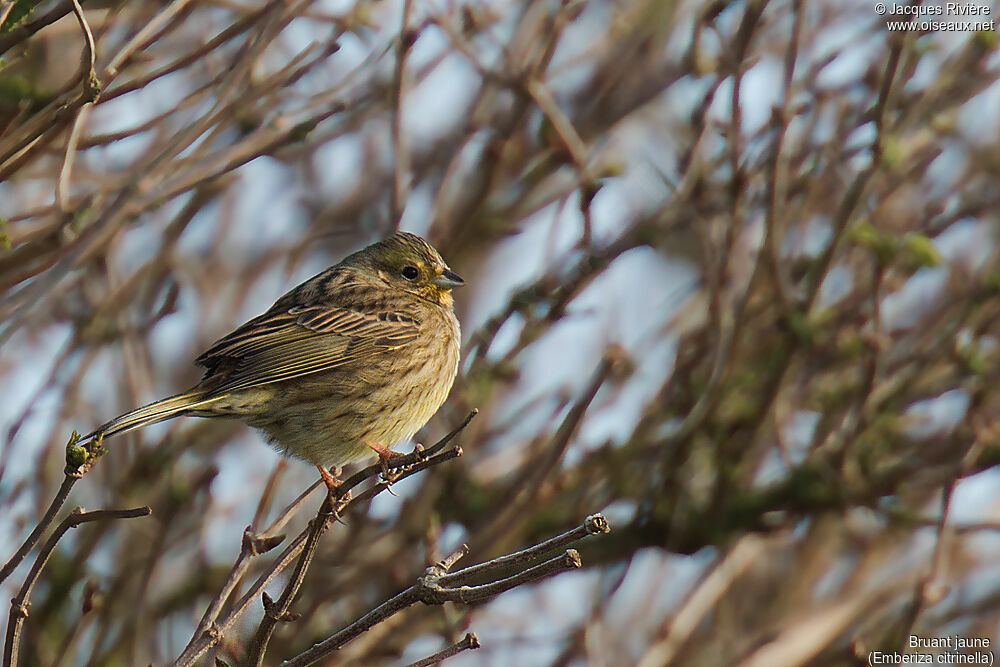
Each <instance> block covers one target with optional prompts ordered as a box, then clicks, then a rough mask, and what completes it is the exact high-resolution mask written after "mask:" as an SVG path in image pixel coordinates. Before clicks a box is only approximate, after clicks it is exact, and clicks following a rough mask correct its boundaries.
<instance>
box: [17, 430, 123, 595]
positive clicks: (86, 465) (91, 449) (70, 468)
mask: <svg viewBox="0 0 1000 667" xmlns="http://www.w3.org/2000/svg"><path fill="white" fill-rule="evenodd" d="M79 439H80V434H79V433H77V432H76V431H73V435H71V436H70V438H69V442H68V443H66V469H65V471H64V475H65V477H64V478H63V482H62V484H61V485H59V490H57V491H56V495H55V496H54V497H53V498H52V502H50V503H49V508H48V509H47V510H46V511H45V514H44V516H42V519H41V521H39V522H38V524H37V525H36V526H35V528H34V530H32V531H31V534H30V535H28V537H27V539H25V540H24V543H23V544H21V546H20V548H18V550H17V552H15V553H14V555H13V556H11V557H10V560H8V561H7V562H6V563H4V566H3V568H0V582H3V581H4V580H5V579H6V578H7V577H9V576H10V574H11V572H13V571H14V570H15V569H17V566H18V565H20V564H21V561H23V560H24V558H25V557H26V556H27V555H28V553H30V552H31V550H32V548H34V546H35V544H37V543H38V540H40V539H41V537H42V535H43V534H44V533H45V531H46V530H48V527H49V526H50V525H52V522H53V521H54V520H55V518H56V514H58V513H59V510H60V508H62V506H63V503H65V502H66V498H67V497H69V492H70V491H71V490H72V489H73V485H74V484H76V482H77V480H78V479H80V478H81V477H83V476H84V474H86V473H87V471H88V470H90V468H91V467H93V465H94V463H96V462H97V458H98V457H99V456H100V455H101V454H102V453H103V451H104V450H103V449H102V448H101V438H97V439H96V440H94V441H91V442H90V443H88V444H87V445H85V446H83V447H81V446H79V445H77V444H76V443H77V441H78V440H79Z"/></svg>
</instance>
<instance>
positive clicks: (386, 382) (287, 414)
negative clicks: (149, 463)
mask: <svg viewBox="0 0 1000 667" xmlns="http://www.w3.org/2000/svg"><path fill="white" fill-rule="evenodd" d="M463 284H464V281H463V280H462V279H461V278H460V277H459V276H458V275H456V274H455V273H453V272H452V271H451V269H450V268H448V265H447V264H445V262H444V260H443V259H441V255H440V254H438V252H437V250H435V249H434V248H433V247H432V246H431V245H430V244H429V243H427V242H426V241H425V240H423V239H422V238H420V237H419V236H415V235H413V234H408V233H405V232H398V233H396V234H393V235H392V236H390V237H389V238H387V239H385V240H382V241H379V242H378V243H374V244H372V245H370V246H368V247H367V248H364V249H362V250H359V251H358V252H356V253H354V254H353V255H349V256H348V257H346V258H344V260H343V261H341V262H340V263H339V264H336V265H335V266H332V267H330V268H329V269H327V270H326V271H323V272H322V273H320V274H319V275H317V276H314V277H312V278H310V279H309V280H307V281H306V282H304V283H302V284H301V285H299V286H298V287H296V288H294V289H292V290H291V291H290V292H288V293H287V294H285V295H284V296H283V297H281V298H280V299H278V300H277V301H276V302H275V304H274V305H273V306H271V308H270V309H269V310H268V311H267V312H266V313H264V314H263V315H260V316H259V317H255V318H253V319H252V320H250V321H249V322H247V323H246V324H244V325H243V326H241V327H239V328H238V329H236V330H235V331H233V332H232V333H231V334H229V335H228V336H226V337H224V338H222V339H220V340H219V341H217V342H216V343H215V344H214V345H212V347H210V348H209V349H208V350H207V351H206V352H205V353H204V354H202V355H201V356H200V357H198V359H197V360H196V361H195V363H196V364H198V365H199V366H203V367H204V368H205V369H206V370H205V376H204V377H203V378H202V380H201V382H199V383H198V384H197V385H195V386H194V387H193V388H191V389H190V390H188V391H185V392H184V393H181V394H177V395H176V396H170V397H168V398H164V399H162V400H159V401H156V402H155V403H150V404H149V405H146V406H144V407H141V408H138V409H136V410H133V411H131V412H127V413H125V414H123V415H121V416H120V417H116V418H114V419H112V420H111V421H109V422H107V423H105V424H102V425H101V426H99V427H98V428H97V429H96V430H95V431H94V432H93V433H91V434H89V435H87V436H85V437H84V438H83V439H82V440H81V442H86V441H89V440H91V439H94V438H98V437H100V438H108V437H111V436H113V435H117V434H119V433H127V432H128V431H132V430H134V429H137V428H141V427H143V426H147V425H149V424H155V423H157V422H161V421H164V420H166V419H171V418H173V417H177V416H180V415H193V416H196V417H228V418H232V419H238V420H241V421H243V422H245V423H247V424H249V425H250V426H253V427H255V428H258V429H260V430H261V431H263V432H264V433H265V434H266V436H267V439H268V441H269V442H270V443H271V444H272V445H273V446H274V447H275V448H276V449H278V450H279V451H281V452H282V453H283V454H286V455H289V456H296V457H298V458H300V459H304V460H306V461H308V462H310V463H312V464H314V465H315V466H317V467H318V468H319V470H320V474H321V475H322V476H323V479H324V480H325V481H326V482H327V485H328V486H330V487H331V488H334V487H335V486H336V484H337V482H336V479H335V478H334V475H331V474H330V473H329V472H328V470H327V468H328V467H333V468H339V467H340V466H342V465H344V464H347V463H352V462H355V461H360V460H363V459H365V458H370V457H372V456H374V455H377V456H378V457H379V458H380V459H381V460H382V462H383V465H385V463H386V461H388V460H389V459H390V458H392V457H393V456H394V455H395V452H393V451H392V450H391V449H390V447H392V446H393V445H395V444H397V443H399V442H402V441H404V440H407V439H409V438H411V437H413V434H414V433H416V432H417V431H418V430H419V429H420V428H421V427H422V426H423V425H424V424H425V423H427V420H429V419H430V418H431V416H432V415H433V414H434V413H435V412H437V410H438V408H439V407H441V404H442V403H444V400H445V398H446V397H447V396H448V392H449V391H450V390H451V385H452V382H454V380H455V375H456V374H457V372H458V358H459V325H458V319H457V318H456V317H455V312H454V309H453V303H452V296H451V290H452V289H454V288H455V287H459V286H461V285H463Z"/></svg>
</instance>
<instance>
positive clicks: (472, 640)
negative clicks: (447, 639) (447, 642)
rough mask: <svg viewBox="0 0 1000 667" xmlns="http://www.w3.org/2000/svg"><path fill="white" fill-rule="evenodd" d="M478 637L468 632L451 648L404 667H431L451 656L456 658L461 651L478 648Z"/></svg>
mask: <svg viewBox="0 0 1000 667" xmlns="http://www.w3.org/2000/svg"><path fill="white" fill-rule="evenodd" d="M479 646H480V644H479V637H477V636H476V633H475V632H468V633H466V634H465V636H464V637H462V638H461V639H460V640H458V641H457V642H455V643H454V644H452V645H451V646H449V647H447V648H445V649H442V650H440V651H438V652H437V653H435V654H434V655H431V656H427V657H426V658H424V659H423V660H417V661H416V662H411V663H410V664H408V665H406V667H431V665H436V664H438V663H440V662H441V661H443V660H446V659H448V658H450V657H452V656H456V655H458V654H459V653H461V652H462V651H468V650H469V649H477V648H479Z"/></svg>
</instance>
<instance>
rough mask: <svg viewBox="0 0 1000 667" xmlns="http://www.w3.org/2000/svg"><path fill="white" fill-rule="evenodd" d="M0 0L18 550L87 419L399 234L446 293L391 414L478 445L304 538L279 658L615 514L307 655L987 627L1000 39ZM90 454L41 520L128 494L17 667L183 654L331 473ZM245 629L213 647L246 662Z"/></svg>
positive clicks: (459, 9) (578, 650)
mask: <svg viewBox="0 0 1000 667" xmlns="http://www.w3.org/2000/svg"><path fill="white" fill-rule="evenodd" d="M928 4H931V5H936V4H937V3H928ZM942 4H943V3H942ZM4 16H5V18H3V20H2V21H0V59H2V63H3V67H2V69H0V396H2V400H0V427H2V431H0V434H2V441H0V442H2V445H0V447H2V449H0V545H3V548H2V552H3V553H2V554H0V559H2V560H6V559H7V558H8V557H9V554H11V553H13V552H14V550H15V549H16V547H17V545H19V544H20V543H21V542H22V541H23V539H24V537H25V536H26V535H27V534H28V532H30V530H31V529H32V527H33V526H34V525H35V524H36V522H37V521H38V519H39V517H40V516H41V514H42V513H43V512H44V510H45V507H46V506H47V504H48V502H49V500H50V499H51V498H52V496H53V493H54V492H55V489H56V488H57V487H58V485H59V483H60V482H61V480H62V474H63V466H64V446H65V443H66V440H67V438H68V437H69V435H70V433H71V432H72V431H73V430H74V429H76V430H78V431H80V432H81V433H86V432H89V431H90V430H91V429H92V428H93V427H94V426H96V425H97V424H99V423H102V422H104V421H105V420H107V419H109V418H111V417H113V416H115V415H117V414H119V413H121V412H124V411H126V410H128V409H131V408H133V407H136V406H138V405H141V404H143V403H146V402H149V401H151V400H154V399H156V398H160V397H162V396H165V395H168V394H173V393H176V392H179V391H182V390H184V389H186V388H188V387H189V386H190V385H192V384H193V383H194V382H196V381H197V380H198V379H199V377H200V374H199V371H198V369H196V368H195V367H194V366H193V365H192V363H191V362H192V360H193V359H194V358H195V357H196V356H197V355H198V354H199V353H200V352H201V351H202V350H203V349H205V348H206V347H207V346H208V345H210V344H211V343H212V342H213V341H214V340H215V339H217V338H218V337H220V336H222V335H224V334H226V333H227V332H229V331H230V330H231V329H232V328H234V327H235V326H236V325H238V324H240V323H242V322H243V321H245V320H246V319H248V318H250V317H252V316H254V315H257V314H259V313H260V312H262V311H264V310H265V309H266V308H267V307H268V306H270V304H271V303H272V302H273V301H274V300H275V299H276V298H277V297H278V296H280V295H281V294H283V293H284V292H285V291H286V290H287V289H289V288H290V287H292V286H294V285H296V284H297V283H299V282H300V281H302V280H304V279H306V278H308V277H310V276H311V275H313V274H315V273H317V272H319V271H321V270H322V269H324V268H326V267H327V266H329V265H330V264H332V263H335V262H337V261H339V260H340V259H341V258H342V257H343V256H344V255H346V254H347V253H349V252H351V251H353V250H356V249H358V248H359V247H361V246H363V245H365V244H368V243H370V242H372V241H374V240H377V239H379V238H381V237H383V236H385V235H387V234H389V233H391V232H392V231H393V230H395V229H396V228H401V229H404V230H407V231H412V232H415V233H418V234H421V235H424V236H426V237H427V238H428V239H429V240H430V241H431V242H432V243H434V244H435V245H436V246H437V247H438V248H439V249H440V250H441V252H442V254H443V256H444V257H445V258H446V260H447V261H448V262H449V264H450V265H451V266H452V268H454V270H455V271H456V272H458V273H459V274H460V275H462V276H463V277H464V278H465V279H466V281H467V283H468V286H467V287H465V288H463V289H462V290H460V291H457V292H456V299H457V310H458V313H459V317H460V320H461V322H462V330H463V352H462V354H463V361H462V367H461V372H460V376H459V379H458V380H457V381H456V384H455V387H454V389H453V390H452V392H451V396H450V398H449V400H448V402H447V403H446V405H445V406H444V408H442V410H441V411H440V412H439V414H438V415H437V416H436V417H435V418H434V419H433V420H432V421H431V422H430V424H428V426H427V427H426V428H425V429H424V431H423V432H422V433H421V434H420V435H419V438H418V440H419V441H420V442H423V443H425V444H430V443H432V442H434V441H435V440H437V439H438V437H440V436H441V435H443V434H444V433H446V432H447V431H449V430H451V429H452V428H453V427H454V426H456V425H457V424H458V423H460V421H461V420H462V418H464V416H465V415H466V414H467V413H468V411H469V410H470V409H472V408H474V407H476V408H479V410H480V415H479V417H478V418H477V419H476V420H475V421H473V422H472V424H471V425H470V426H469V427H468V428H467V429H466V430H465V431H464V432H463V433H462V435H461V436H460V438H459V442H460V444H461V445H462V447H463V449H464V451H465V455H464V456H463V457H462V458H460V459H458V460H456V461H452V462H448V463H445V464H443V465H440V466H436V467H434V468H432V469H430V470H428V471H425V472H423V473H421V474H419V475H416V476H414V477H412V478H410V479H408V480H405V481H404V482H402V483H400V484H397V485H396V486H395V487H394V489H393V490H394V491H395V492H396V494H398V495H397V496H392V495H389V494H382V495H380V496H378V497H377V498H376V499H375V501H374V502H373V503H371V505H370V506H369V507H367V508H365V509H364V510H363V511H359V512H354V513H352V514H351V515H350V516H349V517H347V519H346V525H339V524H337V525H334V527H333V528H332V529H331V530H330V531H329V533H328V534H327V535H325V536H324V538H323V541H322V543H321V545H320V552H319V554H318V556H317V560H316V562H315V563H314V564H313V566H312V569H311V570H310V571H309V573H308V576H307V579H306V581H305V584H304V586H303V588H302V591H301V592H300V594H299V596H298V598H297V599H296V601H295V603H294V604H293V606H292V609H293V611H295V612H297V613H299V614H300V616H299V618H298V620H296V621H294V622H292V623H284V624H281V625H280V626H279V629H278V632H277V634H276V636H275V638H274V639H273V640H272V642H271V647H270V651H269V653H268V661H269V663H271V664H276V663H277V662H280V660H282V659H285V658H288V657H290V656H293V655H295V654H296V653H298V652H300V651H302V650H304V649H305V648H307V647H309V646H310V645H311V644H312V643H313V642H315V641H318V640H320V639H322V638H324V637H326V636H328V635H329V634H331V633H332V632H334V631H335V630H337V629H339V628H340V627H342V626H344V625H346V624H347V623H349V622H351V621H352V620H353V619H355V618H356V617H357V616H359V615H360V614H362V613H364V612H365V611H366V610H368V609H370V608H372V607H374V606H375V605H377V604H379V603H380V602H382V601H383V600H385V599H386V598H388V597H389V596H391V595H394V594H395V593H397V592H398V591H400V590H402V589H403V588H405V587H407V586H409V585H410V584H412V583H413V581H414V580H415V577H417V576H419V575H420V573H421V572H422V571H423V568H424V567H425V566H426V565H427V564H428V563H431V562H433V561H435V560H437V559H440V558H441V557H442V556H443V555H444V554H446V553H448V552H449V551H451V550H453V549H454V548H456V547H457V546H458V545H460V544H462V543H466V544H468V545H469V547H470V550H471V552H470V555H469V556H467V557H466V559H465V561H464V562H466V564H471V563H474V562H480V561H482V560H486V559H488V558H492V557H495V556H498V555H501V554H503V553H507V552H509V551H511V550H514V549H518V548H521V547H523V546H525V545H528V544H531V543H533V542H535V541H538V540H540V539H544V538H546V537H549V536H551V535H554V534H557V533H560V532H562V531H565V530H568V529H570V528H572V527H573V526H575V525H577V524H578V523H579V522H580V521H581V520H582V519H583V518H584V517H585V516H587V515H588V514H591V513H594V512H597V511H602V512H604V513H605V514H606V515H607V516H608V518H609V520H610V522H611V526H612V532H611V534H610V535H608V536H604V537H601V538H590V541H587V542H585V543H584V544H583V545H582V546H581V547H580V551H581V555H582V557H583V564H584V566H583V569H582V570H580V571H577V572H573V573H568V574H563V575H560V576H557V577H555V578H553V579H551V580H548V581H546V582H543V583H541V584H537V585H532V586H523V587H520V588H517V589H515V590H513V591H510V592H508V593H506V594H504V595H502V596H501V597H499V598H497V599H496V600H494V601H492V602H489V603H487V604H482V605H477V606H471V607H470V606H462V605H452V604H447V605H445V606H443V607H423V606H420V607H414V608H411V609H409V610H407V611H406V612H404V613H402V614H399V615H397V616H394V617H392V618H391V619H389V620H388V621H386V622H383V623H382V624H380V625H378V626H376V627H375V628H374V629H372V630H371V631H370V632H369V633H367V634H365V635H364V636H362V637H360V638H359V639H357V640H355V641H354V642H352V643H350V644H348V645H347V646H346V647H345V648H344V649H343V650H341V651H340V652H339V653H338V655H337V659H336V662H331V663H330V664H341V663H343V664H365V665H369V664H370V665H379V664H385V665H395V664H404V663H407V662H410V661H413V660H417V659H419V658H422V657H424V656H426V655H429V654H430V653H433V652H434V651H436V650H438V649H440V648H441V647H442V646H445V645H446V644H448V643H451V642H453V641H455V640H456V639H458V638H459V637H461V636H462V635H463V634H464V633H465V632H466V630H473V631H475V632H476V634H477V635H478V636H479V639H480V641H481V642H482V644H483V647H482V648H480V649H479V650H477V651H470V652H465V653H463V654H461V655H459V656H457V657H455V658H453V659H451V660H450V661H449V662H448V663H447V664H453V665H519V666H535V665H539V666H541V665H633V664H635V665H642V666H643V667H653V666H656V665H667V664H672V665H673V664H676V665H722V664H737V663H743V662H745V663H746V664H765V663H766V664H768V665H797V664H816V665H838V664H843V665H852V664H862V663H865V664H867V660H868V657H869V654H870V652H871V651H888V652H891V651H903V650H904V649H905V647H906V646H907V644H908V642H907V638H908V636H909V635H911V634H912V635H918V636H921V637H941V636H946V635H960V636H962V637H980V638H990V639H995V638H997V637H998V636H1000V635H998V632H997V631H998V629H1000V627H998V623H1000V566H998V564H997V560H996V557H995V554H996V552H997V549H998V548H1000V539H998V535H997V531H998V530H1000V517H998V514H1000V485H998V481H1000V477H998V474H997V471H996V466H997V465H998V464H1000V422H998V407H1000V396H998V394H997V391H996V385H997V382H996V381H997V377H998V369H1000V366H998V361H1000V360H998V350H997V338H996V333H995V332H996V324H997V319H998V316H1000V299H998V296H1000V295H998V292H1000V271H998V268H997V267H998V264H997V244H996V238H997V231H998V223H1000V220H998V210H1000V208H998V200H1000V187H998V174H1000V161H998V156H1000V86H998V84H997V79H998V76H1000V58H998V57H997V37H998V36H997V33H996V31H995V27H994V29H992V30H981V31H968V30H965V31H962V30H955V31H940V32H921V31H920V30H918V29H915V30H910V31H889V30H888V29H887V26H886V23H885V21H886V20H887V19H892V18H894V17H892V16H880V15H879V14H877V13H876V11H875V10H874V8H873V4H872V3H869V2H841V3H829V2H817V1H810V0H772V1H770V2H768V1H766V0H746V1H743V2H722V1H720V2H693V1H689V2H682V1H678V2H674V1H672V0H371V1H363V0H358V1H353V0H327V1H321V0H316V1H309V0H297V1H285V0H272V1H270V2H241V1H230V0H173V2H169V3H167V2H161V1H156V0H133V1H132V2H127V3H126V2H113V3H91V2H84V3H83V16H84V17H85V18H86V23H87V25H88V27H89V30H90V31H91V32H92V34H93V44H94V46H93V49H91V48H90V47H88V42H87V40H86V39H85V37H84V35H85V31H84V30H83V29H82V28H81V25H80V23H79V22H78V20H77V18H76V16H75V15H74V7H73V2H72V1H65V0H44V1H42V2H26V1H24V0H17V1H16V2H10V1H6V0H5V1H4V2H0V17H4ZM931 18H934V19H935V20H949V17H948V16H942V17H938V16H935V17H931ZM950 18H953V19H958V18H962V17H957V16H956V17H950ZM964 18H976V19H977V20H979V19H981V20H991V19H992V18H993V16H992V15H987V16H985V17H982V16H980V17H964ZM91 54H92V55H93V56H94V59H93V62H94V64H93V67H91V58H90V56H91ZM91 72H92V73H93V75H94V76H96V79H97V83H98V86H96V87H95V86H94V85H91V84H89V83H88V82H89V81H91V80H92V77H91ZM98 87H99V90H100V94H99V96H97V97H96V100H95V95H94V93H95V92H96V90H97V88H98ZM108 447H109V450H110V451H109V453H108V454H107V455H106V456H105V457H103V458H102V459H101V460H100V462H99V463H98V465H97V466H96V467H95V468H94V470H92V471H91V472H89V473H88V474H87V475H86V476H85V478H84V479H83V480H81V481H80V482H79V483H78V484H77V485H76V487H75V489H74V491H73V495H72V496H71V498H70V501H69V505H68V507H72V506H75V505H82V506H84V507H86V508H88V509H97V508H103V507H127V506H134V505H144V504H148V505H150V506H151V507H152V509H153V515H152V516H151V517H148V518H144V519H135V520H130V521H118V522H102V523H99V524H90V525H87V526H83V527H81V528H79V529H78V530H76V531H72V532H71V533H70V534H68V535H67V536H66V537H65V538H63V540H62V541H61V542H60V544H59V548H58V549H57V550H56V552H55V553H54V555H53V557H52V560H51V561H50V563H49V565H48V566H47V569H46V570H45V572H44V573H43V575H42V578H41V581H40V582H39V584H38V586H37V588H36V590H35V592H34V594H33V596H32V605H31V608H30V616H29V618H28V619H27V622H26V625H25V636H24V639H23V641H22V655H23V656H24V659H23V663H22V664H29V665H138V664H147V663H151V662H152V663H156V664H161V663H164V662H169V661H170V660H173V659H174V658H175V657H176V656H177V655H178V654H179V653H180V651H181V649H182V648H183V647H184V645H185V644H186V643H187V642H188V640H189V639H190V637H191V635H192V633H193V632H194V631H195V628H196V627H197V624H198V620H199V619H200V618H201V615H202V613H203V612H204V610H205V607H206V605H207V604H208V601H209V600H210V599H211V598H212V597H213V596H215V595H216V593H217V592H218V590H219V587H220V585H221V582H222V579H223V578H224V577H225V575H226V573H227V572H228V571H229V568H230V567H231V565H232V563H233V562H234V560H235V558H236V556H237V554H238V553H239V551H240V544H241V539H242V534H243V530H244V528H245V527H246V526H247V525H249V524H251V522H254V524H255V525H259V524H260V523H261V522H263V523H264V524H265V525H266V523H267V521H268V520H269V518H270V517H273V516H274V515H276V514H277V512H278V511H279V510H280V508H282V507H283V506H284V505H285V504H287V503H288V502H290V501H291V500H292V499H293V498H295V497H296V496H297V495H298V494H299V493H301V492H302V491H303V490H304V489H305V488H306V487H307V486H308V485H309V484H310V483H312V482H313V481H315V477H316V472H315V469H314V468H312V467H311V466H308V465H306V464H304V463H301V462H298V461H281V460H279V458H280V457H279V456H278V455H277V454H275V453H274V452H273V451H272V450H271V449H269V448H268V447H267V446H266V445H265V444H264V442H263V439H262V438H261V437H260V436H259V435H258V434H256V433H255V432H252V431H251V430H249V429H247V428H246V427H244V426H241V425H238V424H236V423H227V422H225V421H220V420H197V419H179V420H174V421H171V422H166V423H164V424H160V425H157V426H155V427H151V428H147V429H144V430H142V431H140V432H136V433H132V434H129V435H127V436H123V437H119V438H115V439H114V440H111V441H110V442H109V443H108ZM409 448H410V445H409V444H404V445H401V446H400V447H398V448H397V449H400V450H401V451H408V450H409ZM319 503H320V495H319V493H318V492H317V493H316V494H315V495H314V496H313V497H312V498H311V499H310V500H309V501H308V503H307V504H306V506H305V508H303V509H302V510H301V511H300V512H298V513H297V514H296V515H295V516H294V517H293V519H292V522H291V524H290V526H289V528H288V530H289V532H290V534H294V533H296V532H298V530H301V528H302V527H304V526H305V525H306V522H307V521H308V520H309V518H310V517H311V516H312V515H313V512H314V508H315V507H317V506H318V505H319ZM268 558H269V555H264V556H261V557H259V559H257V560H256V561H255V562H254V563H253V564H252V565H251V568H250V570H249V573H248V574H247V577H246V579H245V581H244V583H243V584H241V587H240V588H239V589H238V591H237V593H240V592H242V591H244V590H246V587H247V586H248V585H249V582H251V581H252V580H253V577H254V576H255V574H256V573H257V572H259V571H261V569H262V568H263V567H265V566H266V564H267V562H268ZM31 560H32V558H29V559H28V561H26V562H25V563H23V564H22V565H21V567H20V568H19V569H18V570H17V571H16V572H15V574H14V576H12V577H11V578H10V579H8V580H7V581H6V582H4V583H3V585H2V587H0V588H2V590H0V599H4V600H6V599H9V598H10V597H12V596H13V595H14V593H15V592H16V591H17V587H18V586H20V582H21V581H23V579H24V577H25V575H26V573H27V570H28V567H29V566H30V561H31ZM258 561H259V562H258ZM282 584H283V581H281V580H279V581H278V582H276V583H275V585H274V586H273V592H274V593H275V595H276V593H277V592H280V588H281V585H282ZM269 590H270V589H269ZM261 614H262V611H261V607H260V604H259V603H257V604H255V605H254V606H253V607H252V608H251V610H250V611H249V612H248V613H247V614H246V615H245V617H244V618H243V619H242V620H241V621H240V623H239V624H238V625H237V626H236V627H235V630H234V632H231V633H229V634H227V635H226V636H225V637H224V638H223V640H222V642H221V643H220V645H219V646H218V647H217V650H216V651H215V652H213V653H212V654H210V656H211V655H214V656H216V657H218V658H221V659H223V660H225V661H226V662H232V661H239V659H240V657H241V656H242V655H243V651H244V647H245V645H246V642H247V641H248V637H249V636H250V635H251V634H252V632H253V629H254V628H255V627H256V624H257V621H258V620H259V619H260V616H261ZM5 616H6V613H2V614H0V618H3V617H5ZM0 623H3V624H6V620H2V621H0ZM931 652H932V653H933V652H934V651H931ZM945 652H947V651H945ZM959 652H960V653H963V654H965V653H968V652H967V651H964V650H963V651H959ZM208 660H209V661H208V663H206V664H211V660H210V658H209V659H208Z"/></svg>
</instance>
